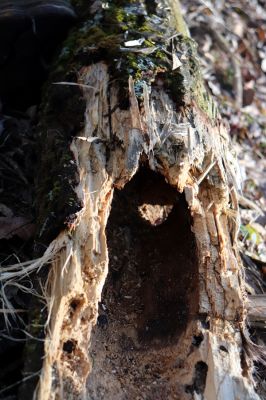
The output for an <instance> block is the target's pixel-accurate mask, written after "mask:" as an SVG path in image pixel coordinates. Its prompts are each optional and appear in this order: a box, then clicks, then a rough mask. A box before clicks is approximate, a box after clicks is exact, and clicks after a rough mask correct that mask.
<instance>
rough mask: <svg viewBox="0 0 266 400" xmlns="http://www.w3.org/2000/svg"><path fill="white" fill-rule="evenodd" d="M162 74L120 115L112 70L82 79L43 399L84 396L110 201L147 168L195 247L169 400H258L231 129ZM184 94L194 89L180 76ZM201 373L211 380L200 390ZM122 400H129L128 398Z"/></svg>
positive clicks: (53, 281)
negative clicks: (194, 302)
mask: <svg viewBox="0 0 266 400" xmlns="http://www.w3.org/2000/svg"><path fill="white" fill-rule="evenodd" d="M156 4H157V3H156ZM94 6H95V7H96V6H97V5H96V4H94ZM141 6H142V7H145V4H144V3H142V2H141ZM161 6H162V8H165V9H167V10H169V11H167V12H168V14H169V18H168V17H167V16H166V15H164V16H163V18H162V23H163V24H164V25H162V28H164V27H165V26H167V27H169V31H170V32H171V33H172V32H176V29H177V30H178V29H180V26H181V25H182V26H183V25H184V23H183V21H182V19H181V15H180V10H179V9H178V4H177V3H176V2H175V1H174V0H173V2H172V1H171V2H169V3H168V2H164V1H163V2H162V4H161ZM170 10H171V12H170ZM176 21H177V22H178V25H177V26H176ZM180 21H182V23H181V25H180ZM170 28H171V29H170ZM179 32H180V31H179ZM182 33H183V34H184V27H183V29H182ZM182 37H183V36H182ZM184 40H185V39H184ZM186 40H189V41H190V40H191V39H186ZM155 41H156V39H155ZM181 43H182V41H181ZM181 47H182V46H181ZM183 48H184V47H183ZM183 55H184V60H187V58H189V57H190V53H189V52H188V53H186V54H183ZM143 57H145V55H143ZM190 61H191V62H192V61H193V60H190ZM183 62H184V65H185V63H186V61H183ZM181 63H182V61H181ZM184 68H188V66H187V65H185V66H184ZM157 72H158V74H159V75H158V76H157V77H156V76H155V77H154V78H153V80H152V82H150V83H149V82H146V81H145V80H144V81H143V82H142V84H141V91H142V93H141V96H139V94H138V92H137V89H138V88H137V82H136V77H135V76H131V75H130V73H129V74H128V77H127V80H126V82H127V87H128V90H127V92H128V96H129V105H128V107H125V109H124V108H123V109H122V107H121V106H120V104H121V98H120V93H119V89H120V87H119V82H116V81H115V80H114V79H113V76H112V75H110V74H111V73H110V69H108V67H107V64H106V62H104V61H101V60H100V61H97V62H95V63H92V64H91V65H89V66H87V65H83V66H82V68H80V70H79V73H78V82H77V83H78V84H80V88H81V90H82V91H83V98H84V101H85V103H86V111H85V115H84V128H83V129H82V130H81V131H80V132H79V134H78V135H77V136H76V137H74V138H73V139H72V141H71V144H70V148H71V151H72V152H73V154H74V159H75V164H76V168H77V172H78V175H79V184H78V185H77V186H76V187H75V188H74V190H75V192H76V195H77V197H78V199H79V201H80V203H81V204H82V208H81V210H80V211H79V212H78V213H77V214H76V218H75V220H74V221H73V223H72V224H71V225H70V226H69V227H68V229H66V230H65V231H62V232H61V233H60V235H59V236H58V237H57V238H56V239H55V240H54V242H53V243H52V244H51V245H50V247H51V248H54V247H55V244H57V252H56V256H54V254H53V261H52V262H51V265H50V272H49V276H48V279H47V285H48V286H47V293H48V321H47V330H46V339H45V347H44V358H43V368H42V371H41V376H40V381H39V385H38V388H37V389H36V397H37V398H38V399H40V400H48V399H49V400H50V399H72V398H73V399H79V398H81V397H82V395H83V394H84V393H85V392H86V379H87V377H88V375H89V374H90V372H91V370H92V368H93V365H92V361H91V359H90V357H89V356H88V347H89V345H90V339H91V331H92V328H93V326H94V325H95V323H96V320H97V313H98V302H99V301H100V299H101V293H102V288H103V285H104V282H105V279H106V276H107V271H108V248H107V243H106V233H105V229H106V224H107V220H108V216H109V213H110V209H111V202H112V197H113V192H114V188H123V187H124V186H125V184H126V183H127V182H129V181H130V179H131V178H132V177H133V176H134V175H135V174H136V172H137V170H138V168H139V167H140V165H141V164H142V163H143V162H145V165H146V166H147V165H148V167H149V168H150V169H151V170H153V171H155V172H157V173H158V174H161V175H162V176H163V177H164V178H165V180H166V181H167V182H168V183H169V184H170V185H171V186H172V187H173V188H174V189H175V190H176V191H177V192H183V193H184V194H185V198H186V201H187V203H188V207H189V210H190V214H191V216H192V218H193V226H192V228H191V229H192V231H193V233H194V235H195V240H196V245H197V260H195V262H196V263H197V266H198V277H199V282H196V286H197V287H198V289H197V292H198V294H197V299H198V307H197V313H196V315H194V316H193V318H191V319H190V320H189V321H188V323H187V326H186V330H185V332H184V333H183V334H182V336H181V337H180V338H179V341H178V343H176V345H175V346H174V347H173V349H172V350H171V351H172V352H174V353H173V354H174V357H175V359H178V360H179V362H180V364H181V365H182V368H181V369H174V370H173V375H172V379H173V380H174V381H175V382H176V393H174V394H172V396H173V397H172V398H178V399H191V398H195V399H196V398H197V399H199V398H204V399H206V400H214V399H219V400H224V399H226V400H235V399H237V398H239V399H240V398H241V399H254V400H255V399H258V396H257V395H256V393H255V389H254V385H253V379H252V363H251V361H250V360H249V359H248V357H247V356H245V348H244V342H243V337H244V336H245V319H246V299H245V295H244V285H243V277H242V270H241V268H242V264H241V261H240V257H239V254H238V250H237V245H236V234H237V230H238V225H237V224H238V203H237V191H238V187H237V182H238V179H237V173H238V172H237V164H236V162H235V160H234V157H233V156H232V154H231V152H230V151H231V149H230V140H229V137H228V133H227V129H226V127H225V126H224V125H223V122H222V120H221V118H220V117H219V115H218V114H217V112H216V111H215V109H214V106H213V105H212V102H211V100H210V99H208V100H206V99H205V100H206V104H205V105H207V106H206V107H203V106H202V103H201V102H200V98H201V97H202V92H203V87H202V86H201V85H202V82H201V81H200V82H201V84H200V85H196V86H195V87H194V88H193V87H190V90H189V91H188V92H189V93H187V94H189V96H190V97H191V98H190V99H189V100H187V99H186V94H185V95H184V94H181V93H180V97H183V100H182V101H181V104H179V105H178V106H177V100H176V97H173V96H171V94H170V93H169V91H166V89H165V86H164V84H162V81H163V79H164V77H163V74H166V71H157ZM160 74H162V77H161V76H160ZM183 84H184V85H185V86H186V85H188V86H189V85H190V84H191V82H189V81H187V82H186V81H185V78H184V77H183ZM181 89H184V86H183V87H182V88H181ZM193 90H194V91H196V90H199V91H201V93H200V95H199V94H195V93H194V94H195V95H193ZM143 160H145V161H143ZM177 223H178V221H177ZM48 252H49V248H48ZM252 313H253V311H250V314H251V315H252ZM193 337H200V338H201V341H200V344H199V345H198V346H194V347H193V346H192V345H191V343H192V339H193ZM69 346H70V347H71V349H70V351H68V347H69ZM199 366H203V368H204V371H205V377H204V378H203V381H202V382H201V386H200V389H199V387H198V386H197V376H196V375H197V368H198V367H199ZM166 368H167V367H166ZM99 379H101V377H100V375H99ZM125 390H126V389H125ZM140 390H141V391H142V392H144V393H145V390H146V389H145V388H141V389H140ZM99 398H101V397H99ZM106 398H108V396H107V397H106ZM109 398H110V397H109ZM127 398H132V397H130V393H129V394H128V397H127Z"/></svg>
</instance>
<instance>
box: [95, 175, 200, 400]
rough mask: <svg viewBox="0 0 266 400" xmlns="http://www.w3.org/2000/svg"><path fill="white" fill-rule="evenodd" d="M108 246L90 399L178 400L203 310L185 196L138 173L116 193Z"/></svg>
mask: <svg viewBox="0 0 266 400" xmlns="http://www.w3.org/2000/svg"><path fill="white" fill-rule="evenodd" d="M107 243H108V249H109V273H108V277H107V279H106V282H105V286H104V289H103V295H102V302H101V303H100V305H99V317H98V323H97V326H96V327H95V328H94V330H93V333H92V342H91V347H90V357H91V359H92V366H93V367H92V372H91V374H90V376H89V380H88V393H89V398H90V399H103V398H110V399H111V398H115V399H122V398H123V399H125V398H138V396H139V395H140V394H142V395H143V392H144V393H145V398H146V399H151V398H152V399H159V398H160V399H161V398H163V397H165V396H166V397H168V398H173V399H174V398H178V392H177V382H176V379H175V377H176V375H177V372H178V370H179V368H180V365H179V363H178V362H177V358H178V354H179V350H180V349H179V345H178V342H179V338H180V337H181V335H182V333H184V332H185V330H186V327H187V324H188V322H189V321H190V320H191V319H192V318H194V316H195V315H196V313H197V305H198V303H199V301H198V288H197V282H198V279H197V256H196V251H195V240H194V235H193V233H192V232H191V218H190V215H189V210H188V207H187V203H186V201H185V198H184V195H182V194H180V193H178V192H177V191H176V190H174V189H173V188H172V187H171V186H170V185H168V184H167V183H166V182H165V180H164V178H163V177H162V176H160V175H158V174H156V173H154V172H152V171H149V170H145V169H143V170H140V172H138V173H137V174H136V175H135V177H134V178H133V179H132V180H131V181H130V182H129V183H128V184H127V185H126V186H125V188H124V189H123V190H121V191H118V190H117V191H115V194H114V198H113V202H112V207H111V213H110V217H109V220H108V225H107ZM162 396H163V397H162ZM169 396H170V397H169ZM141 398H143V397H141Z"/></svg>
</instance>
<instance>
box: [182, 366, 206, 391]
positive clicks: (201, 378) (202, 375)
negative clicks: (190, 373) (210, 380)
mask: <svg viewBox="0 0 266 400" xmlns="http://www.w3.org/2000/svg"><path fill="white" fill-rule="evenodd" d="M207 372H208V365H207V364H206V363H205V362H203V361H199V362H197V364H196V365H195V372H194V378H193V383H192V385H187V386H186V392H187V393H191V394H193V392H196V393H197V394H202V395H203V393H204V390H205V385H206V378H207Z"/></svg>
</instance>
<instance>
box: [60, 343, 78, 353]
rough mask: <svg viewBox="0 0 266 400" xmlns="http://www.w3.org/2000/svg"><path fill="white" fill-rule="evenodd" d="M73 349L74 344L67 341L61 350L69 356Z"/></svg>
mask: <svg viewBox="0 0 266 400" xmlns="http://www.w3.org/2000/svg"><path fill="white" fill-rule="evenodd" d="M74 349H75V343H74V342H72V341H71V340H68V341H67V342H65V343H64V344H63V350H64V351H65V352H66V353H69V354H71V353H72V352H73V350H74Z"/></svg>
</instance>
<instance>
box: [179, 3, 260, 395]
mask: <svg viewBox="0 0 266 400" xmlns="http://www.w3.org/2000/svg"><path fill="white" fill-rule="evenodd" d="M183 14H184V18H185V20H186V22H187V24H188V26H189V28H190V32H191V36H192V37H193V39H195V41H196V42H197V43H198V53H199V57H200V62H201V66H202V71H203V75H204V79H205V82H206V85H207V86H208V87H209V90H210V91H211V93H212V95H213V97H214V98H215V99H216V102H217V104H218V108H219V111H220V113H221V114H222V116H223V118H224V120H225V121H226V122H227V123H228V126H229V132H230V136H231V140H232V142H233V147H234V151H235V153H236V154H237V157H238V160H239V168H240V171H239V172H240V182H239V183H240V185H241V188H242V193H241V197H240V198H239V203H240V215H241V227H240V232H239V237H238V244H239V248H240V253H241V257H242V260H243V264H244V267H245V277H246V290H247V293H248V294H249V295H255V294H256V295H262V296H263V295H265V294H266V158H265V157H266V3H265V0H261V1H259V0H249V1H246V0H237V1H235V0H229V1H227V0H226V1H225V0H214V1H209V0H190V1H188V2H183ZM264 299H265V300H266V296H265V297H264ZM265 300H264V301H265ZM250 331H251V333H252V335H253V338H254V340H255V341H256V342H257V343H258V344H260V345H262V346H263V348H265V346H266V321H257V322H254V321H253V322H252V321H250ZM256 372H257V375H256V376H257V378H258V379H257V380H258V382H259V392H260V395H261V397H262V398H266V369H265V367H263V365H262V364H258V365H257V371H256Z"/></svg>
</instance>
